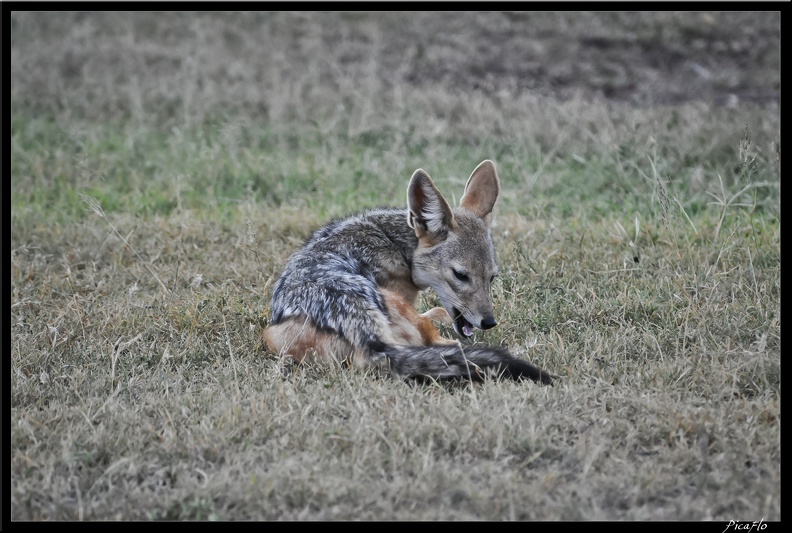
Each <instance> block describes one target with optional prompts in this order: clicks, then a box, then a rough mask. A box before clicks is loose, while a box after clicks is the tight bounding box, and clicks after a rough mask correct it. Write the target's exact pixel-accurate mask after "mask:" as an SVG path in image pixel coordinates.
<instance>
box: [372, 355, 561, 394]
mask: <svg viewBox="0 0 792 533" xmlns="http://www.w3.org/2000/svg"><path fill="white" fill-rule="evenodd" d="M377 348H378V350H377V351H378V352H380V353H383V354H384V355H385V356H386V357H387V358H388V362H389V364H390V369H391V372H393V374H395V375H397V376H399V377H402V378H434V379H441V380H443V379H468V380H470V381H483V380H484V379H485V377H486V376H487V375H493V377H496V378H499V379H513V380H519V379H524V378H528V379H531V380H533V381H538V382H541V383H543V384H544V385H552V384H553V378H552V376H550V374H548V373H547V372H545V371H544V370H540V369H538V368H536V367H535V366H533V365H532V364H530V363H529V362H527V361H524V360H523V359H519V358H517V357H514V356H513V355H512V354H510V353H509V352H508V350H505V349H504V348H491V347H469V348H461V347H459V346H453V345H433V346H401V345H389V346H388V345H386V346H383V345H380V346H378V347H377Z"/></svg>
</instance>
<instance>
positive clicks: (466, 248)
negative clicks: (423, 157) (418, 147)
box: [407, 160, 500, 337]
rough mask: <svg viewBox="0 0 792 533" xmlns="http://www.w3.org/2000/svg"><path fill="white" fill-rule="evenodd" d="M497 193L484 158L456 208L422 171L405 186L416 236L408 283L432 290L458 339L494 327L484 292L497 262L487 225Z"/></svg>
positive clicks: (491, 170) (494, 178)
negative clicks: (478, 330)
mask: <svg viewBox="0 0 792 533" xmlns="http://www.w3.org/2000/svg"><path fill="white" fill-rule="evenodd" d="M499 193H500V184H499V181H498V175H497V173H496V172H495V165H494V164H493V162H492V161H490V160H486V161H482V162H481V164H479V166H477V167H476V169H475V170H474V171H473V173H472V174H471V175H470V178H469V179H468V182H467V185H465V192H464V194H463V195H462V198H461V200H460V201H459V207H454V208H452V207H451V206H449V205H448V202H446V200H445V198H443V195H442V194H440V191H439V190H438V189H437V187H435V184H434V183H433V182H432V178H430V177H429V174H427V173H426V172H425V171H424V170H423V169H418V170H416V171H415V172H414V173H413V175H412V178H411V179H410V185H409V186H408V187H407V207H408V210H407V223H408V224H409V225H410V227H411V228H413V229H414V230H415V235H416V236H417V237H418V247H417V248H416V250H415V252H414V254H413V270H412V277H413V282H414V283H415V284H416V285H418V287H420V288H422V289H424V288H426V287H431V288H432V289H434V290H435V292H436V293H437V295H438V297H439V298H440V302H442V304H443V307H445V310H446V311H448V314H449V315H451V319H452V320H453V321H454V329H455V330H456V332H457V333H458V334H459V335H461V336H462V337H470V336H471V335H473V331H474V330H475V329H476V328H481V329H489V328H492V327H495V326H496V325H497V322H496V321H495V314H494V311H493V307H492V297H491V295H490V290H491V288H492V280H493V279H495V276H496V275H497V274H498V265H497V263H496V261H495V248H494V247H493V245H492V236H491V234H490V227H491V225H492V218H493V209H494V208H495V203H496V202H497V201H498V195H499Z"/></svg>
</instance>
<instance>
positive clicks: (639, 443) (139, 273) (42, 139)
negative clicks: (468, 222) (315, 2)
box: [10, 13, 781, 525]
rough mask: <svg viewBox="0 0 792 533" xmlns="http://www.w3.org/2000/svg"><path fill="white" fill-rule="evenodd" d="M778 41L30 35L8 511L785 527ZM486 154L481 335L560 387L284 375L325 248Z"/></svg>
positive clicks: (429, 26)
mask: <svg viewBox="0 0 792 533" xmlns="http://www.w3.org/2000/svg"><path fill="white" fill-rule="evenodd" d="M697 17H698V18H697ZM584 22H585V24H584ZM777 26H778V15H777V14H773V13H770V14H750V13H738V14H718V13H714V14H696V15H695V16H692V17H691V16H689V15H680V14H633V15H629V14H600V15H591V16H590V17H589V18H587V19H585V20H584V19H581V18H580V17H575V16H569V15H564V14H555V13H553V14H551V13H543V14H534V15H532V16H527V15H509V16H507V15H502V14H497V13H495V14H466V15H459V16H458V17H454V18H453V19H449V18H448V17H446V16H444V15H438V14H416V15H409V14H391V15H382V16H380V15H363V14H327V15H319V14H316V13H304V14H292V13H278V14H257V15H244V14H223V15H210V14H198V15H196V14H177V13H169V14H160V15H151V14H137V15H129V14H127V15H118V14H110V13H107V14H101V13H99V14H79V15H78V14H57V15H54V14H48V15H44V14H32V13H28V14H18V15H14V18H13V19H12V31H13V35H12V50H11V57H12V65H11V71H12V84H11V96H12V106H13V111H14V117H13V122H12V126H13V131H12V140H11V149H12V152H11V153H12V213H11V222H12V234H11V241H10V242H11V250H10V260H11V299H10V300H11V301H10V306H11V339H10V352H11V356H10V361H11V368H10V386H11V407H10V425H11V432H10V433H11V440H10V447H11V454H10V455H11V518H12V519H13V520H72V519H84V520H108V519H122V520H127V519H138V520H150V519H181V520H206V519H221V520H297V519H362V520H378V519H379V520H382V519H385V520H411V519H412V520H414V519H440V520H466V519H471V520H474V519H476V520H504V519H505V520H509V519H513V520H527V519H536V520H613V519H626V520H648V519H660V520H677V519H685V520H718V521H723V522H724V523H725V522H727V521H728V520H732V519H734V520H750V521H752V520H758V519H759V518H764V519H766V520H778V519H780V515H781V510H780V509H781V500H780V454H781V446H780V417H781V413H780V380H781V378H780V195H779V181H780V180H779V175H780V169H779V162H778V160H777V158H776V155H777V150H778V148H777V147H778V144H777V143H778V140H779V127H780V119H779V116H778V105H777V101H778V98H777V90H778V79H779V66H778V57H779V53H778V39H779V32H778V28H777ZM614 43H615V44H614ZM597 51H599V53H597ZM641 51H643V52H644V54H643V55H641ZM569 52H577V53H578V54H586V56H585V57H586V59H587V61H586V62H584V61H580V62H575V61H573V60H572V58H573V57H575V55H574V54H572V55H570V54H569ZM641 61H643V62H641ZM693 64H696V65H699V67H702V68H705V69H707V70H708V71H710V72H713V73H716V74H713V75H712V76H710V77H709V78H708V77H706V75H704V74H697V75H696V76H698V78H695V77H694V80H695V83H691V84H689V85H685V84H683V83H682V81H681V80H682V79H684V78H685V76H684V75H683V74H684V73H685V72H688V71H689V72H693V73H694V74H695V72H696V69H695V68H693V67H692V66H691V65H693ZM627 65H632V66H630V67H629V68H628V67H627ZM636 65H642V66H643V68H639V67H638V66H636ZM718 65H721V66H722V68H720V69H718V68H716V67H717V66H718ZM486 66H489V67H490V68H489V69H487V68H485V67H486ZM587 69H588V70H587ZM686 69H687V70H686ZM690 69H692V70H690ZM699 72H702V71H699ZM608 73H610V74H608ZM680 73H681V74H680ZM675 76H676V77H675ZM655 82H658V83H655ZM529 83H532V84H534V86H530V85H526V84H529ZM607 87H610V88H609V89H608V88H607ZM631 87H632V90H630V88H631ZM529 89H531V90H529ZM760 89H761V90H760ZM763 91H765V92H763ZM729 95H734V98H731V97H729ZM751 95H753V96H751ZM603 97H607V98H603ZM647 104H655V105H651V106H649V105H647ZM668 104H673V105H668ZM721 104H723V105H721ZM729 106H730V107H729ZM746 126H748V130H747V133H746ZM485 157H492V158H494V159H495V160H496V161H497V163H498V165H499V171H500V173H501V176H502V180H503V187H504V190H505V193H506V196H505V198H504V200H503V202H502V205H501V213H500V216H499V218H498V221H497V227H496V229H495V239H496V245H497V252H498V256H499V260H500V263H501V276H500V278H499V281H498V282H496V284H495V289H494V291H495V301H496V312H497V313H498V321H499V324H500V325H499V327H498V328H497V329H496V330H493V331H490V332H487V333H486V334H478V336H477V338H476V341H477V342H487V343H496V344H502V345H506V346H509V347H510V348H512V349H513V350H514V351H515V352H516V353H518V354H521V355H523V356H525V357H527V358H529V359H531V360H532V361H534V362H536V363H538V364H541V365H542V366H544V367H546V368H548V369H550V370H551V371H552V372H554V373H555V374H558V375H560V376H561V380H560V382H559V383H558V385H557V386H555V387H552V388H549V387H538V386H533V385H531V384H515V383H496V382H488V383H485V384H484V385H482V386H476V387H468V386H459V387H441V386H433V385H428V386H410V385H408V384H405V383H401V382H395V381H391V380H386V379H382V378H380V377H378V376H373V375H367V374H361V373H354V372H347V371H342V370H337V369H323V368H311V367H301V368H296V369H295V368H287V367H284V366H283V365H282V364H281V363H280V362H279V361H277V360H276V359H275V358H274V357H273V356H272V354H268V353H266V351H265V349H264V347H263V346H262V343H261V339H260V330H261V328H262V326H263V325H265V324H266V322H267V318H268V299H269V288H270V286H271V284H272V282H273V281H274V279H275V278H276V276H277V275H278V273H279V271H280V269H281V267H282V265H283V264H284V262H285V261H286V259H287V258H288V255H289V254H290V253H291V252H293V251H294V250H295V249H296V247H297V246H299V245H300V243H301V242H302V240H303V239H304V238H305V236H307V235H308V233H309V232H310V231H311V230H312V229H313V228H315V227H316V226H317V225H318V224H320V223H321V222H322V221H324V220H326V219H327V218H328V217H330V216H338V215H342V214H344V213H346V212H349V211H350V210H353V209H357V208H361V207H364V206H370V205H375V204H378V203H387V204H397V203H400V202H402V201H403V198H404V187H405V186H406V181H407V178H408V177H409V175H410V173H411V172H412V170H414V169H415V168H417V167H419V166H421V167H424V168H426V169H427V170H428V171H429V172H430V174H432V175H433V177H435V178H436V180H437V182H438V184H439V186H440V188H441V190H443V192H447V193H448V194H449V195H452V194H453V193H456V195H457V197H458V195H459V192H460V190H461V187H462V186H463V184H464V178H465V177H466V172H468V171H469V169H470V168H472V165H475V163H477V162H478V161H480V160H481V159H483V158H485ZM81 194H82V195H85V196H84V198H85V199H87V200H88V202H89V203H91V202H93V201H94V200H92V199H95V200H96V201H97V202H98V204H99V206H101V215H102V216H98V215H97V212H98V210H99V208H98V207H97V206H96V205H93V207H94V209H93V210H92V209H89V207H90V206H88V205H86V203H85V202H84V201H83V199H81V196H80V195H81ZM636 259H637V260H636ZM432 298H433V297H432V295H431V294H428V295H425V297H424V298H423V299H422V301H421V305H424V306H429V305H432V304H433V303H434V302H433V300H432ZM724 525H725V524H724Z"/></svg>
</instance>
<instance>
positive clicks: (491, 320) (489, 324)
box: [481, 316, 498, 329]
mask: <svg viewBox="0 0 792 533" xmlns="http://www.w3.org/2000/svg"><path fill="white" fill-rule="evenodd" d="M497 325H498V323H497V322H496V321H495V317H494V316H488V317H486V318H484V320H482V321H481V329H490V328H494V327H495V326H497Z"/></svg>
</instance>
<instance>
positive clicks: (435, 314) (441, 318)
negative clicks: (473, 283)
mask: <svg viewBox="0 0 792 533" xmlns="http://www.w3.org/2000/svg"><path fill="white" fill-rule="evenodd" d="M421 317H423V318H428V319H429V320H433V321H435V322H437V323H439V324H444V325H446V326H451V325H452V324H453V323H454V321H453V320H451V315H449V314H448V311H446V310H445V308H444V307H435V308H434V309H430V310H428V311H427V312H425V313H423V314H422V315H421ZM427 344H440V345H449V344H453V345H455V346H459V347H460V348H461V347H462V343H461V342H460V341H459V340H458V339H446V338H445V337H443V336H441V335H440V332H439V331H438V332H437V335H435V336H434V337H432V339H431V342H428V343H427Z"/></svg>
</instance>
